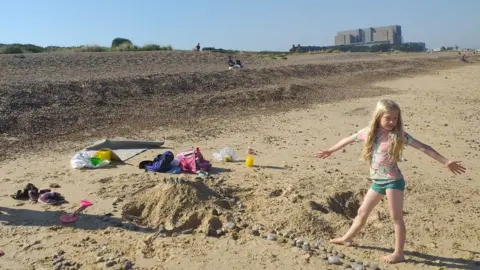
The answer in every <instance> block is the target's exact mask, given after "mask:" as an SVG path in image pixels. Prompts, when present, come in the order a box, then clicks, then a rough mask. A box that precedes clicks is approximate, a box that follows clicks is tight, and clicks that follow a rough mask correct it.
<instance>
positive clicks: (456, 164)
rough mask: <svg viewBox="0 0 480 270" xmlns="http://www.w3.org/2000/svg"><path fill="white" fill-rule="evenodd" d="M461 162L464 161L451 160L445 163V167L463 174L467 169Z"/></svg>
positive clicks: (455, 172)
mask: <svg viewBox="0 0 480 270" xmlns="http://www.w3.org/2000/svg"><path fill="white" fill-rule="evenodd" d="M460 163H462V162H461V161H449V162H447V163H445V168H448V169H449V170H450V171H451V172H453V173H454V174H462V173H464V172H465V171H466V170H467V169H465V167H463V166H462V165H461V164H460Z"/></svg>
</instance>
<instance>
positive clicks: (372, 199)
mask: <svg viewBox="0 0 480 270" xmlns="http://www.w3.org/2000/svg"><path fill="white" fill-rule="evenodd" d="M382 197H383V195H380V194H378V193H377V192H375V191H373V190H372V189H369V190H368V192H367V194H366V195H365V198H364V199H363V202H362V205H361V206H360V208H359V209H358V214H357V216H356V217H355V220H354V221H353V224H352V226H351V227H350V229H349V230H348V231H347V233H346V234H345V235H344V236H342V237H340V238H335V239H332V240H330V243H332V244H338V245H347V246H350V245H351V244H352V239H353V238H354V237H355V236H356V235H357V234H358V233H359V232H360V230H361V229H362V228H363V226H364V225H365V223H366V222H367V218H368V216H369V215H370V213H371V212H372V210H373V208H374V207H375V206H376V205H377V204H378V203H379V202H380V200H381V199H382Z"/></svg>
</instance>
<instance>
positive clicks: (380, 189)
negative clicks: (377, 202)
mask: <svg viewBox="0 0 480 270" xmlns="http://www.w3.org/2000/svg"><path fill="white" fill-rule="evenodd" d="M375 182H376V183H372V185H371V188H372V189H373V191H375V192H377V193H378V194H382V195H386V194H387V192H386V191H387V189H396V190H400V191H404V190H405V180H403V178H402V179H398V180H395V181H393V182H388V180H379V179H375ZM382 182H385V183H384V184H382Z"/></svg>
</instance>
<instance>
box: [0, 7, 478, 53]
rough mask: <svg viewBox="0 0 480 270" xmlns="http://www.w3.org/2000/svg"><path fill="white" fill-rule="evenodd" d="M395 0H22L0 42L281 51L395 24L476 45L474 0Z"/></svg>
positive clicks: (6, 17) (4, 20)
mask: <svg viewBox="0 0 480 270" xmlns="http://www.w3.org/2000/svg"><path fill="white" fill-rule="evenodd" d="M270 3H272V4H270ZM403 3H404V4H403V5H396V4H390V3H384V2H383V1H379V0H372V1H370V2H369V4H368V5H365V4H361V3H357V2H356V1H353V0H346V1H345V2H344V3H343V4H342V5H341V7H340V6H339V5H338V4H334V3H331V2H327V1H321V2H320V1H314V0H304V1H302V5H300V4H298V3H297V4H294V5H291V1H286V0H278V1H275V2H274V1H267V0H265V1H262V2H260V3H257V2H255V1H252V0H245V1H242V2H241V3H235V2H229V3H224V2H221V1H219V0H206V1H203V2H202V3H199V2H198V1H191V0H179V1H177V2H175V3H172V2H167V1H158V2H156V1H152V0H144V1H139V2H137V3H135V5H134V6H132V5H131V2H127V1H115V2H114V1H113V0H105V1H103V2H100V3H96V2H95V1H92V0H85V1H83V2H82V3H74V2H62V1H60V0H51V1H49V2H48V5H45V4H44V3H42V2H36V1H33V0H25V1H23V2H22V3H21V4H12V2H7V3H4V8H3V9H2V10H3V12H2V13H1V15H2V16H0V32H1V33H2V36H1V39H0V43H3V44H12V43H20V44H33V45H38V46H42V47H47V46H60V47H74V46H82V45H86V46H88V45H98V46H105V47H110V45H111V41H112V40H113V39H114V38H117V37H122V38H127V39H129V40H131V41H132V42H133V43H134V44H135V45H138V46H143V45H146V44H159V45H161V46H166V45H171V46H172V47H173V48H174V49H178V50H190V49H192V48H193V47H194V46H195V45H196V44H197V42H199V43H200V44H201V46H202V47H215V48H223V49H232V50H241V51H288V50H289V49H290V48H291V47H292V45H293V44H295V45H297V44H300V45H302V46H332V45H334V38H335V35H336V34H337V32H340V31H346V30H352V29H361V28H368V27H380V26H388V25H399V26H401V27H402V35H403V41H404V42H424V43H426V47H427V48H430V49H434V48H440V47H455V46H456V45H458V46H459V47H460V48H472V49H473V48H480V35H475V33H476V32H475V31H476V29H475V26H478V25H480V19H479V18H476V16H475V15H476V14H475V10H479V9H480V1H478V2H477V1H474V0H461V1H459V2H456V3H454V2H452V1H448V0H439V1H436V3H435V4H432V3H425V2H416V1H413V0H405V1H404V2H403ZM92 7H93V8H92ZM345 7H348V8H345ZM7 11H8V12H7ZM386 11H387V12H386ZM18 14H22V16H21V17H20V16H18ZM359 15H361V16H359ZM32 26H34V27H32Z"/></svg>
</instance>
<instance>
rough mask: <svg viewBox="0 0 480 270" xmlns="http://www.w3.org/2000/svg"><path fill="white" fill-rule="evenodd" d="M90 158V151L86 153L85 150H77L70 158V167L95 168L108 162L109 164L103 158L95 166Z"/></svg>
mask: <svg viewBox="0 0 480 270" xmlns="http://www.w3.org/2000/svg"><path fill="white" fill-rule="evenodd" d="M90 158H91V156H90V153H88V152H87V151H81V152H78V153H76V154H75V155H74V156H73V157H72V159H71V160H70V165H72V168H74V169H82V168H90V169H96V168H101V167H105V166H107V165H108V164H110V161H108V160H103V161H102V162H100V163H99V164H97V166H95V165H93V163H92V162H91V161H90Z"/></svg>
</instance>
